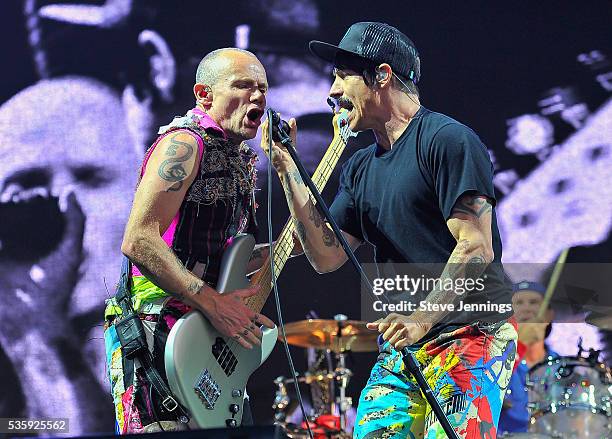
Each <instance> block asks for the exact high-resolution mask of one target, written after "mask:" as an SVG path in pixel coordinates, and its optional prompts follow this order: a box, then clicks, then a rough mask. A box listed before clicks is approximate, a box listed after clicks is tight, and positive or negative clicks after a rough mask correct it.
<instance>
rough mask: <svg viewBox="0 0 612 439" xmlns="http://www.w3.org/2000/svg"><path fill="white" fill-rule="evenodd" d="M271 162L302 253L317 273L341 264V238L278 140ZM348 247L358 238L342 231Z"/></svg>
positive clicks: (293, 127)
mask: <svg viewBox="0 0 612 439" xmlns="http://www.w3.org/2000/svg"><path fill="white" fill-rule="evenodd" d="M267 126H268V122H267V121H265V122H264V123H263V124H262V136H261V147H262V149H263V150H264V151H265V152H266V154H268V135H267V133H268V129H267ZM289 126H290V128H291V133H290V134H291V137H292V139H293V144H294V145H296V138H297V126H296V124H295V119H290V120H289ZM272 164H273V165H274V168H275V169H276V172H277V173H278V176H279V178H280V181H281V184H282V185H283V189H284V190H285V197H286V198H287V204H288V205H289V210H290V211H291V216H293V218H294V219H295V223H296V232H297V235H298V238H299V240H300V242H301V244H302V249H303V251H304V254H305V255H306V257H307V258H308V260H309V261H310V265H312V267H313V268H314V269H315V270H316V271H317V272H318V273H328V272H330V271H334V270H337V269H338V268H340V267H341V266H342V265H343V264H344V263H345V262H346V260H347V259H348V258H347V256H346V253H345V252H344V249H343V248H342V246H341V245H340V242H339V241H338V239H337V238H336V235H335V234H334V232H333V230H332V229H331V227H330V226H329V224H328V223H327V222H326V221H325V220H324V219H323V216H322V215H321V214H320V213H319V211H318V210H317V208H316V207H315V204H314V202H313V200H312V198H311V196H310V192H309V190H308V187H307V186H306V184H305V183H304V182H303V181H302V177H301V176H300V173H299V172H298V170H297V167H296V165H295V163H294V162H293V159H292V158H291V156H290V155H289V153H288V152H287V150H286V149H285V147H284V146H283V145H282V144H280V143H275V144H274V146H273V154H272ZM342 234H343V235H344V237H345V238H346V240H347V241H348V243H349V245H350V246H351V248H352V249H353V250H354V249H356V248H357V247H358V246H359V245H360V244H361V241H360V240H359V239H358V238H356V237H354V236H352V235H350V234H349V233H346V232H344V231H343V232H342Z"/></svg>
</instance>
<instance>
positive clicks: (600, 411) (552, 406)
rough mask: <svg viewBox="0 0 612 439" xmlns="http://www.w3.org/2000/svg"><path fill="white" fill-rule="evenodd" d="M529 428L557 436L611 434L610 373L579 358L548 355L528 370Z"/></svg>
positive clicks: (582, 436) (585, 436) (611, 393)
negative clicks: (553, 357) (549, 356)
mask: <svg viewBox="0 0 612 439" xmlns="http://www.w3.org/2000/svg"><path fill="white" fill-rule="evenodd" d="M527 389H528V393H529V411H530V415H531V420H530V426H529V431H530V432H533V433H540V434H547V435H550V436H552V437H558V438H572V439H574V438H583V439H590V438H596V439H601V438H610V437H612V402H611V400H612V392H611V390H612V376H611V375H610V369H609V368H608V367H606V365H604V364H603V363H593V362H589V361H588V360H587V359H586V358H582V357H560V358H555V359H552V358H549V359H548V360H545V361H543V362H541V363H538V364H536V365H535V366H533V367H532V368H531V369H530V370H529V376H528V380H527Z"/></svg>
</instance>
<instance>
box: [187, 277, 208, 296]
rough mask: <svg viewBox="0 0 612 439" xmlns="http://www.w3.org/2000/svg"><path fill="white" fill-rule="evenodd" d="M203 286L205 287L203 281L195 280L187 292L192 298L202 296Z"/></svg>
mask: <svg viewBox="0 0 612 439" xmlns="http://www.w3.org/2000/svg"><path fill="white" fill-rule="evenodd" d="M203 285H204V282H203V281H195V280H194V281H193V282H191V283H190V284H189V286H188V287H187V292H188V293H189V294H191V295H192V296H194V295H196V294H200V288H202V286H203Z"/></svg>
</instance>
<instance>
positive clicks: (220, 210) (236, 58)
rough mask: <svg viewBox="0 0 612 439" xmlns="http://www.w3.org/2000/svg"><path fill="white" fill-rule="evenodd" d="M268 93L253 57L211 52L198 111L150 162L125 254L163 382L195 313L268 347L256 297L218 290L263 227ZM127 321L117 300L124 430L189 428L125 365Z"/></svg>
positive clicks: (113, 344)
mask: <svg viewBox="0 0 612 439" xmlns="http://www.w3.org/2000/svg"><path fill="white" fill-rule="evenodd" d="M267 89H268V83H267V79H266V72H265V70H264V67H263V66H262V64H261V63H260V62H259V60H258V59H257V58H256V57H255V55H253V54H252V53H250V52H248V51H245V50H241V49H236V48H226V49H218V50H215V51H213V52H211V53H209V54H208V55H206V56H205V57H204V58H203V59H202V61H201V62H200V64H199V66H198V69H197V72H196V84H195V85H194V87H193V92H194V95H195V100H196V106H195V108H193V109H191V110H189V111H188V112H187V114H186V115H185V116H183V117H177V118H175V119H174V120H173V121H172V122H171V123H170V124H169V125H167V126H164V127H161V128H160V130H159V133H158V134H159V137H158V138H157V140H156V141H155V142H154V143H153V145H152V146H151V148H150V149H149V151H148V152H147V154H146V155H145V158H144V162H143V164H142V167H141V170H140V181H139V183H138V186H137V190H136V193H135V195H134V203H133V206H132V210H131V213H130V216H129V220H128V224H127V226H126V229H125V234H124V237H123V243H122V246H121V251H122V252H123V254H124V255H125V256H127V257H128V259H129V260H130V261H131V262H132V268H131V273H130V274H131V282H130V284H131V291H130V293H131V294H132V296H133V298H132V303H133V305H134V308H135V311H136V312H138V314H139V316H140V318H141V320H142V321H143V324H144V327H145V331H146V332H147V333H148V334H147V335H148V336H147V342H148V344H149V349H150V351H151V353H152V354H153V363H154V365H155V367H156V368H157V369H158V371H159V372H160V374H161V375H162V376H163V377H165V371H164V370H163V369H164V358H163V357H164V347H165V342H166V338H167V335H168V333H169V331H170V329H171V328H172V326H173V324H174V322H176V319H177V318H178V317H180V316H181V315H183V314H184V313H185V312H187V311H189V310H190V309H196V310H199V311H200V312H202V313H203V314H204V316H205V317H206V318H207V319H208V320H209V321H210V323H211V324H212V325H213V326H214V327H215V328H216V329H217V330H218V331H219V332H220V333H221V334H223V335H224V336H226V337H231V338H233V339H234V340H236V341H237V342H238V343H240V344H241V345H242V346H244V347H245V348H251V347H253V346H254V345H257V344H260V339H261V336H262V332H261V329H260V324H263V325H265V326H268V327H273V326H274V324H273V322H272V321H271V320H269V319H268V318H267V317H265V316H262V315H260V314H256V313H255V312H253V311H252V310H250V309H249V308H247V307H246V306H245V304H244V299H246V298H247V297H250V296H252V295H254V294H256V292H257V291H256V290H255V289H253V288H247V289H243V290H236V291H232V292H229V293H225V294H219V293H218V292H217V291H216V290H215V289H214V288H213V287H212V286H214V285H216V282H217V276H218V275H219V269H220V260H221V256H222V252H223V248H224V247H225V245H226V243H227V242H228V240H230V239H232V237H234V236H236V235H237V234H239V233H245V232H246V233H248V232H252V231H254V228H255V203H254V189H255V173H256V170H255V162H256V159H257V156H256V154H255V153H254V152H253V151H252V150H251V149H250V148H249V147H248V146H247V145H246V143H244V141H245V140H247V139H252V138H253V137H255V135H256V134H257V130H258V128H259V125H260V122H261V117H262V116H263V114H264V108H265V105H266V92H267ZM125 196H128V194H125ZM262 248H263V247H260V246H258V247H256V251H255V252H254V254H253V257H252V258H251V261H250V266H249V270H250V271H254V270H256V269H258V268H259V267H260V266H261V263H262V262H263V261H264V260H265V257H267V254H266V252H265V251H261V250H262ZM120 314H121V310H120V308H119V307H118V306H117V303H116V301H115V299H111V300H109V301H108V305H107V308H106V312H105V321H106V327H107V329H106V330H105V344H106V348H107V361H108V371H109V375H110V380H111V390H112V396H113V400H114V404H115V415H116V431H117V432H118V433H120V434H126V433H139V432H143V433H147V432H153V431H158V430H160V429H163V430H175V429H180V425H181V424H180V423H178V422H177V421H176V415H174V414H173V413H168V412H166V411H164V409H163V407H162V406H161V404H160V397H159V395H156V392H155V390H154V389H153V391H150V387H151V386H150V384H149V383H148V382H147V380H146V378H145V377H144V376H143V374H142V373H139V372H138V370H135V368H134V366H133V362H131V361H126V360H125V358H124V355H123V353H122V351H121V346H120V343H119V340H118V336H117V331H116V328H115V325H114V323H115V322H116V320H117V317H118V316H119V315H120ZM136 369H137V368H136ZM246 417H247V416H246V413H245V416H244V417H243V422H247V421H245V418H246Z"/></svg>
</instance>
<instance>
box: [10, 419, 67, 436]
mask: <svg viewBox="0 0 612 439" xmlns="http://www.w3.org/2000/svg"><path fill="white" fill-rule="evenodd" d="M40 432H47V433H68V432H69V429H68V418H47V419H27V418H0V433H5V434H10V433H40Z"/></svg>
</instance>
